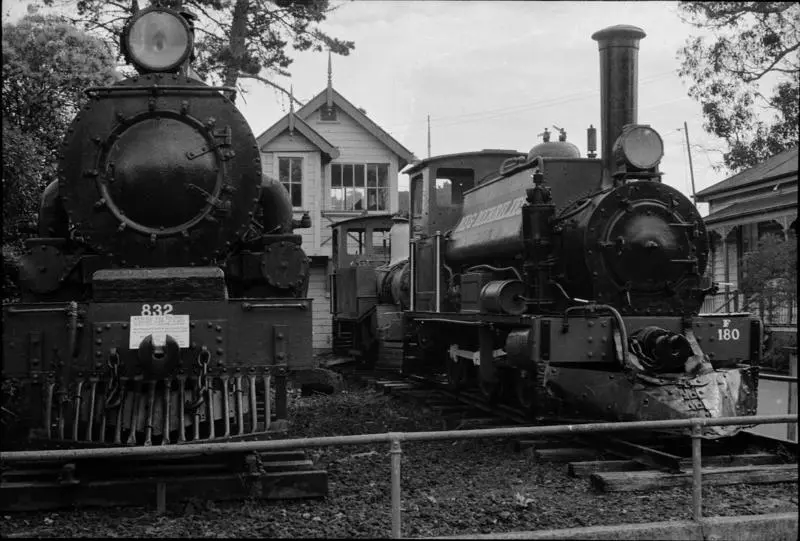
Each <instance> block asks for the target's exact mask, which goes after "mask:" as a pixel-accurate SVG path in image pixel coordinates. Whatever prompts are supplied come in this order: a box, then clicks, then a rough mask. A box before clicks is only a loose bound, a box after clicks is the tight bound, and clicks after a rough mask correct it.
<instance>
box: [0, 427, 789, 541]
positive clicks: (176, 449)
mask: <svg viewBox="0 0 800 541" xmlns="http://www.w3.org/2000/svg"><path fill="white" fill-rule="evenodd" d="M797 418H798V416H797V414H784V415H761V416H754V417H747V416H740V417H727V418H721V419H708V418H694V419H669V420H663V421H630V422H614V423H611V422H609V423H586V424H577V425H554V426H522V427H505V428H482V429H474V430H446V431H441V432H430V431H428V432H387V433H383V434H359V435H354V436H326V437H318V438H296V439H287V440H268V441H242V442H228V443H190V444H184V445H168V446H160V447H114V448H99V449H59V450H49V451H15V452H4V453H0V462H5V463H13V462H44V461H65V460H74V459H80V458H84V459H87V458H113V457H145V456H180V455H190V454H197V453H202V454H206V455H211V454H221V453H233V452H248V451H249V452H259V451H277V450H287V449H297V448H304V447H326V446H330V445H363V444H370V443H388V444H389V445H390V449H389V453H390V456H391V506H392V508H391V514H392V537H393V538H395V539H397V538H400V537H402V530H401V525H402V523H401V507H400V503H401V495H402V491H401V485H400V463H401V458H402V448H401V445H400V442H401V441H403V440H404V441H441V440H465V439H479V438H491V437H509V436H547V435H559V434H589V433H598V432H622V431H631V430H661V429H674V428H689V429H691V431H692V433H691V437H692V515H693V518H694V520H700V519H701V518H702V430H701V429H702V427H705V426H735V425H742V426H755V425H762V424H777V423H797ZM159 505H161V504H159Z"/></svg>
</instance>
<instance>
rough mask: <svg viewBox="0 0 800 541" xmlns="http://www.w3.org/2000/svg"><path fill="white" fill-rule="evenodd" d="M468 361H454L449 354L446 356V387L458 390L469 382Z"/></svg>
mask: <svg viewBox="0 0 800 541" xmlns="http://www.w3.org/2000/svg"><path fill="white" fill-rule="evenodd" d="M467 362H468V361H466V360H461V361H458V362H456V361H454V360H453V359H452V358H451V357H450V356H448V357H447V363H446V364H447V366H446V368H447V387H448V388H449V389H450V390H451V391H460V390H461V389H463V388H464V387H466V386H467V383H468V382H469V365H468V364H467Z"/></svg>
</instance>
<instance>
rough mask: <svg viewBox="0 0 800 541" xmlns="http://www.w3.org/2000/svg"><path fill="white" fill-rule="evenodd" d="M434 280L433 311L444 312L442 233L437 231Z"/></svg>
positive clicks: (435, 237) (434, 253)
mask: <svg viewBox="0 0 800 541" xmlns="http://www.w3.org/2000/svg"><path fill="white" fill-rule="evenodd" d="M433 273H434V275H433V278H434V288H433V289H434V305H433V311H434V312H436V313H439V312H441V311H442V232H441V231H437V232H436V234H435V235H434V236H433Z"/></svg>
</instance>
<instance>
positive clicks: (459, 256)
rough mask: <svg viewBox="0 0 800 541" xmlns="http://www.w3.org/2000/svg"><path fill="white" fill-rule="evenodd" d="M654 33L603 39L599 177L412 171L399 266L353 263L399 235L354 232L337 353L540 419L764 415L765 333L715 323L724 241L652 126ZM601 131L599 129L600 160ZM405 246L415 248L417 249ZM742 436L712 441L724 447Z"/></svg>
mask: <svg viewBox="0 0 800 541" xmlns="http://www.w3.org/2000/svg"><path fill="white" fill-rule="evenodd" d="M644 36H645V33H644V32H643V31H642V30H641V29H639V28H637V27H633V26H627V25H618V26H614V27H610V28H607V29H604V30H601V31H599V32H597V33H595V34H594V35H593V36H592V37H593V38H594V39H595V40H597V42H598V44H599V51H600V65H601V85H602V88H601V117H602V118H601V141H602V151H601V156H600V158H599V159H595V158H594V157H589V158H582V157H580V155H579V153H578V150H577V148H576V147H575V146H574V145H572V144H571V143H568V142H567V141H566V137H565V134H564V133H563V132H562V137H560V138H559V139H560V140H559V141H552V142H551V141H548V140H545V142H543V143H541V144H539V145H537V146H535V147H533V148H532V149H531V151H530V152H528V153H527V154H522V153H517V152H513V151H492V150H486V151H480V152H468V153H461V154H452V155H447V156H438V157H433V158H428V159H426V160H422V161H420V162H417V163H415V164H413V165H411V166H410V167H409V168H407V169H406V171H405V173H407V174H408V175H409V177H410V216H409V220H408V224H403V223H399V222H398V223H395V224H394V225H393V226H392V228H393V229H392V231H393V233H392V235H390V237H391V240H392V241H393V244H392V246H391V247H392V250H393V251H396V250H397V249H398V248H401V247H402V248H403V249H405V247H406V246H407V247H408V248H407V249H408V252H407V256H406V254H397V255H396V256H395V257H394V258H392V260H390V259H389V257H388V256H385V257H383V258H380V257H375V251H374V250H373V251H370V250H369V248H370V245H367V246H366V248H367V250H366V251H365V252H363V255H360V256H355V258H353V257H342V256H341V254H343V253H346V244H347V239H348V238H349V239H352V238H356V237H355V236H354V235H355V234H362V233H363V234H364V238H366V239H371V238H374V235H373V230H375V229H377V230H386V229H388V228H389V225H388V223H387V217H376V218H372V219H370V218H362V219H354V220H348V221H345V222H341V223H340V224H337V226H336V227H335V229H336V230H338V235H337V236H335V237H334V239H335V242H336V241H337V239H338V244H339V245H340V246H339V250H338V252H334V265H335V268H334V276H333V284H334V286H335V291H334V294H333V295H332V306H333V310H332V311H333V313H334V330H335V332H336V333H337V334H338V336H337V337H336V338H335V340H338V343H339V344H343V345H344V344H346V346H345V348H346V349H347V350H348V351H350V352H353V353H356V354H359V355H362V356H370V355H373V356H374V355H376V354H377V357H378V359H379V361H378V362H379V363H382V364H383V365H384V366H393V367H396V368H400V369H402V370H404V371H407V372H421V371H441V372H444V373H446V375H447V380H448V382H449V385H450V386H451V387H452V388H453V389H461V388H463V387H465V386H468V385H473V384H475V385H477V386H478V387H479V388H480V389H481V390H482V392H483V393H484V394H485V395H486V397H488V398H490V399H495V400H496V399H513V400H515V401H516V402H517V403H518V404H519V405H521V406H522V407H524V408H526V409H527V410H529V412H530V413H531V415H532V417H535V418H539V419H542V418H560V419H565V418H578V417H580V418H590V419H610V420H654V419H675V418H693V417H707V418H719V417H727V416H741V415H753V414H755V410H756V399H757V377H758V374H757V367H756V366H757V364H758V361H759V358H760V346H761V334H762V333H761V323H760V321H759V320H758V319H756V318H752V317H750V316H749V315H748V314H726V315H700V314H699V312H700V308H701V306H702V302H703V299H704V297H705V296H706V295H707V294H709V293H710V292H712V291H713V290H714V285H713V284H708V285H707V287H704V285H705V284H706V282H705V281H704V273H705V271H706V266H707V261H708V251H709V247H708V235H707V231H706V227H705V224H704V222H703V220H702V218H701V217H700V214H699V213H698V211H697V209H696V208H695V207H694V205H693V204H692V203H691V201H689V200H688V199H687V198H686V197H685V196H684V195H683V194H681V193H680V192H679V191H677V190H675V189H674V188H672V187H670V186H668V185H666V184H664V183H662V182H661V176H662V173H661V172H660V171H659V162H660V161H661V158H662V156H663V143H662V140H661V137H660V136H659V135H658V133H657V132H656V131H655V130H653V129H652V128H651V127H650V126H648V125H645V124H640V123H638V122H637V86H636V85H637V82H636V79H637V60H638V58H637V57H638V49H639V42H640V40H641V39H642V38H643V37H644ZM594 138H595V136H594V129H593V128H590V137H589V139H590V145H589V146H590V151H593V150H594V149H593V148H592V147H593V142H592V140H593V139H594ZM404 230H405V231H407V236H406V240H405V241H403V240H399V239H400V238H401V237H402V235H401V234H400V233H401V232H402V231H404ZM737 430H738V428H731V427H714V428H706V429H705V432H704V435H705V436H707V437H720V436H726V435H730V434H732V433H734V432H735V431H737Z"/></svg>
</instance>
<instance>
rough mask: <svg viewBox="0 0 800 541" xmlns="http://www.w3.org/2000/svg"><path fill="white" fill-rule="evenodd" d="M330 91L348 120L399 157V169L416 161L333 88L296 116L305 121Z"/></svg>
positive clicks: (312, 100)
mask: <svg viewBox="0 0 800 541" xmlns="http://www.w3.org/2000/svg"><path fill="white" fill-rule="evenodd" d="M329 90H330V92H331V94H332V96H333V103H334V105H336V106H337V107H338V108H339V109H341V110H342V111H344V112H345V113H346V114H347V115H348V116H349V117H350V118H352V119H353V120H355V121H356V122H357V123H358V124H359V125H361V127H363V128H364V129H365V130H367V131H368V132H369V133H370V134H371V135H372V136H373V137H375V138H376V139H377V140H378V141H380V142H381V143H383V144H384V145H386V146H387V147H388V148H389V149H390V150H391V151H392V152H394V153H395V154H397V155H398V156H399V157H400V169H402V168H403V167H405V166H406V164H407V163H409V162H413V161H414V160H416V157H415V156H414V154H413V153H412V152H411V151H410V150H408V149H407V148H406V147H404V146H403V145H401V144H400V143H399V142H398V141H397V140H396V139H395V138H394V137H392V136H391V135H389V134H388V133H386V132H385V131H384V130H383V129H381V127H380V126H378V125H377V124H375V123H374V122H373V121H372V120H370V119H369V118H368V117H367V115H365V114H364V113H362V112H361V111H360V110H359V109H358V108H357V107H356V106H355V105H353V104H352V103H350V102H349V101H347V99H345V97H344V96H342V95H341V94H339V93H338V92H337V91H336V90H334V89H333V88H330V87H328V88H326V89H324V90H323V91H322V92H320V93H319V94H317V95H316V96H315V97H314V98H312V99H311V101H309V102H308V103H306V104H305V105H304V106H302V107H301V108H300V109H298V110H297V113H296V114H297V116H298V117H300V118H302V119H304V120H305V119H307V118H308V117H309V116H311V115H312V114H313V113H314V111H316V110H317V109H319V108H320V107H322V106H323V105H324V104H326V103H327V95H328V91H329Z"/></svg>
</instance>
